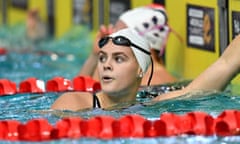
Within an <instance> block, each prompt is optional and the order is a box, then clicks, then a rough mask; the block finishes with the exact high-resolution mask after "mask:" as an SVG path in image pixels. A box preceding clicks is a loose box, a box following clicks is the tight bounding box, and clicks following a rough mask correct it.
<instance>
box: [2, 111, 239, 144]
mask: <svg viewBox="0 0 240 144" xmlns="http://www.w3.org/2000/svg"><path fill="white" fill-rule="evenodd" d="M239 129H240V111H238V110H225V111H223V112H222V113H221V114H219V115H218V116H217V117H216V118H214V117H212V116H211V115H209V114H207V113H204V112H198V111H196V112H189V113H186V114H184V115H177V114H174V113H163V114H161V115H160V118H159V119H155V120H148V119H146V118H144V117H143V116H140V115H137V114H132V115H125V116H122V117H120V118H114V117H112V116H106V115H101V116H95V117H92V118H89V119H83V118H81V117H66V118H63V119H60V120H59V121H57V122H56V124H55V126H52V125H51V124H50V123H49V122H48V121H47V120H46V119H43V118H40V119H32V120H29V121H28V122H26V123H20V122H19V121H16V120H3V121H0V140H9V141H50V140H59V139H62V138H70V139H79V138H83V137H85V138H98V139H114V138H149V137H170V136H179V135H183V134H187V135H202V136H236V135H240V133H239Z"/></svg>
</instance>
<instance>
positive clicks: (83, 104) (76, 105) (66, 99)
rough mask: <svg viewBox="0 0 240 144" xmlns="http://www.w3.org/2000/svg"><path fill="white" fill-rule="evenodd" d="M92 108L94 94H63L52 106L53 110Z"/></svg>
mask: <svg viewBox="0 0 240 144" xmlns="http://www.w3.org/2000/svg"><path fill="white" fill-rule="evenodd" d="M91 107H92V93H88V92H66V93H64V94H62V95H61V96H60V97H59V98H57V100H56V101H55V102H54V103H53V105H52V106H51V108H52V109H60V110H73V111H76V110H79V109H84V108H91Z"/></svg>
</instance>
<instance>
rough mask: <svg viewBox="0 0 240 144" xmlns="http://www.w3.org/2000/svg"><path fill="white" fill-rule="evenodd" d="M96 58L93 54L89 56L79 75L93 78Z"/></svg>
mask: <svg viewBox="0 0 240 144" xmlns="http://www.w3.org/2000/svg"><path fill="white" fill-rule="evenodd" d="M97 62H98V56H97V54H95V53H92V54H90V56H89V57H88V59H87V60H86V61H85V63H84V65H83V67H82V68H81V70H80V72H79V75H87V76H93V75H94V72H95V70H96V67H97Z"/></svg>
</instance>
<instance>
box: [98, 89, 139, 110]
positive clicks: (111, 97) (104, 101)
mask: <svg viewBox="0 0 240 144" xmlns="http://www.w3.org/2000/svg"><path fill="white" fill-rule="evenodd" d="M137 91H138V88H137V89H132V90H123V91H121V92H116V93H111V94H109V93H105V92H100V93H98V94H97V95H98V97H99V99H100V102H101V106H102V107H103V108H108V107H112V106H115V105H118V104H122V103H128V102H133V101H135V100H136V95H137Z"/></svg>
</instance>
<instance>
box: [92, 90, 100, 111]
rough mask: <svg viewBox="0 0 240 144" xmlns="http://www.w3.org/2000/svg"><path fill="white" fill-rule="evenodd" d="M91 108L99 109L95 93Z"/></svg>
mask: <svg viewBox="0 0 240 144" xmlns="http://www.w3.org/2000/svg"><path fill="white" fill-rule="evenodd" d="M93 108H101V104H100V101H99V99H98V97H97V96H96V93H94V94H93Z"/></svg>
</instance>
